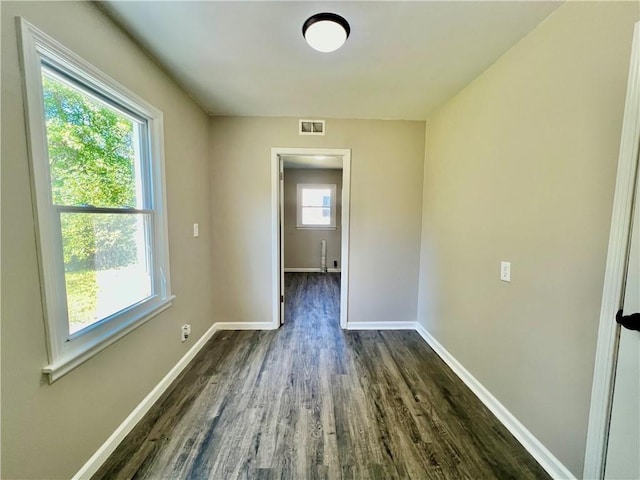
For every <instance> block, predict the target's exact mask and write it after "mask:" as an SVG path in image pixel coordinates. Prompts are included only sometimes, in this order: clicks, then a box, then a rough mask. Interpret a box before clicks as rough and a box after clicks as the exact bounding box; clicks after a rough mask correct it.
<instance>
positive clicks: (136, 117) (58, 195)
mask: <svg viewBox="0 0 640 480" xmlns="http://www.w3.org/2000/svg"><path fill="white" fill-rule="evenodd" d="M21 33H22V40H23V60H24V66H25V85H26V89H25V90H26V94H27V116H28V120H29V129H30V139H31V145H30V152H31V158H32V166H33V168H32V173H33V180H34V182H33V185H34V189H35V198H36V206H37V219H38V227H39V228H38V230H39V249H40V254H41V255H40V258H41V272H42V280H43V293H44V301H45V307H46V323H47V335H48V347H49V357H50V364H49V365H47V366H46V367H45V372H47V373H49V374H50V378H51V380H55V379H56V378H58V377H59V376H61V375H63V374H64V373H66V372H68V371H70V370H71V369H72V368H74V367H75V366H77V365H78V364H80V363H81V362H83V361H85V360H86V359H87V358H89V357H90V356H92V355H93V354H95V353H96V352H97V351H99V350H101V349H102V348H104V347H105V346H107V345H108V344H110V343H112V342H113V341H115V340H117V339H118V338H120V337H121V336H123V335H125V334H126V333H128V332H129V331H131V330H132V329H133V328H135V327H137V326H139V325H140V324H141V323H143V322H144V321H146V320H148V319H149V318H151V317H152V316H153V315H154V314H155V313H157V312H159V311H161V310H163V309H165V308H167V307H168V306H169V305H170V302H171V300H172V297H171V293H170V288H169V277H168V275H169V270H168V246H167V237H166V213H165V209H164V204H165V201H164V192H163V186H164V172H163V157H162V113H161V112H159V111H158V110H156V109H155V108H154V107H152V106H150V105H149V104H147V103H146V102H144V101H143V100H141V99H140V98H138V97H136V96H135V95H134V94H132V93H130V92H128V91H127V90H126V89H124V88H123V87H121V86H120V85H118V84H117V83H115V82H114V81H113V80H111V79H110V78H108V77H106V76H105V75H104V74H102V73H101V72H99V71H97V70H96V69H95V68H94V67H92V66H91V65H89V64H87V63H86V62H85V61H83V60H82V59H80V58H78V57H77V56H75V55H74V54H73V53H72V52H70V51H68V50H67V49H65V48H64V47H62V46H60V45H59V44H57V43H56V42H55V41H53V40H52V39H50V38H49V37H47V36H46V35H45V34H44V33H42V32H40V31H39V30H37V29H35V28H34V27H33V26H31V25H29V24H28V23H26V22H24V21H22V22H21Z"/></svg>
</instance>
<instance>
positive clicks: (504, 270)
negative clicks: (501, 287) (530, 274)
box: [500, 262, 511, 282]
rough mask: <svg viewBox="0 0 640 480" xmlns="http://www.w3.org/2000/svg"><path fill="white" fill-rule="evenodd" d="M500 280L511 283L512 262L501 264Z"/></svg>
mask: <svg viewBox="0 0 640 480" xmlns="http://www.w3.org/2000/svg"><path fill="white" fill-rule="evenodd" d="M500 280H502V281H503V282H510V281H511V262H500Z"/></svg>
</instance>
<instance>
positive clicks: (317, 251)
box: [284, 168, 342, 268]
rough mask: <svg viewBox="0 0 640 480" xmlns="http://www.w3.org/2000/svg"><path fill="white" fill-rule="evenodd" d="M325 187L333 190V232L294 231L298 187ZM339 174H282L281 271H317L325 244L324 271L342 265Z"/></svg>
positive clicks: (329, 171)
mask: <svg viewBox="0 0 640 480" xmlns="http://www.w3.org/2000/svg"><path fill="white" fill-rule="evenodd" d="M299 183H312V184H313V183H320V184H323V183H327V184H333V185H335V186H336V229H335V230H329V229H327V230H321V229H317V230H316V229H313V230H300V229H298V228H296V224H297V214H298V209H297V205H298V200H297V196H298V184H299ZM341 225H342V170H334V169H315V168H285V171H284V267H285V268H320V258H321V246H320V242H321V241H322V240H326V242H327V267H329V268H333V262H334V260H335V261H337V262H338V268H339V267H340V266H341V265H342V260H341V258H340V255H341V245H340V241H341V239H342V228H341Z"/></svg>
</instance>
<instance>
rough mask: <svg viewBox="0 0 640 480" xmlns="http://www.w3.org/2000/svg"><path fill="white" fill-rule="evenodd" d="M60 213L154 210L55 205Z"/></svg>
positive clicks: (134, 212) (142, 212)
mask: <svg viewBox="0 0 640 480" xmlns="http://www.w3.org/2000/svg"><path fill="white" fill-rule="evenodd" d="M53 208H55V209H56V210H57V211H58V212H60V213H116V214H129V215H130V214H151V213H153V210H150V209H146V208H118V207H94V206H89V205H80V206H72V205H54V206H53Z"/></svg>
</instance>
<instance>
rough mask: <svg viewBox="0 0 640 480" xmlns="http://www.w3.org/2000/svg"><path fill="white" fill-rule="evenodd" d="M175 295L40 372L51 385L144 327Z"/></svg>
mask: <svg viewBox="0 0 640 480" xmlns="http://www.w3.org/2000/svg"><path fill="white" fill-rule="evenodd" d="M175 298H176V297H175V295H172V296H170V297H167V298H166V299H165V300H163V301H162V302H161V303H156V304H155V305H153V306H152V307H150V308H149V309H148V310H145V311H142V312H140V314H139V315H137V316H136V317H134V318H132V319H131V321H129V322H127V323H125V324H123V325H121V326H120V327H119V328H118V329H117V330H112V331H110V332H109V333H108V334H106V335H104V336H102V337H100V338H97V339H95V340H94V341H93V342H91V343H89V344H87V345H85V347H84V348H83V349H82V350H80V351H78V352H74V353H73V354H71V355H69V356H68V357H65V358H61V359H60V360H58V361H56V362H52V363H50V364H49V365H47V366H45V367H44V368H43V369H42V372H43V373H45V374H47V375H49V383H53V382H55V381H56V380H58V379H59V378H61V377H63V376H64V375H66V374H67V373H69V372H70V371H71V370H73V369H74V368H76V367H78V366H80V365H82V364H83V363H84V362H86V361H87V360H89V359H90V358H91V357H93V356H94V355H96V354H97V353H99V352H101V351H102V350H104V349H105V348H107V347H108V346H109V345H111V344H112V343H115V342H116V341H118V340H120V339H121V338H122V337H124V336H125V335H127V334H129V333H131V332H132V331H133V330H135V329H136V328H138V327H139V326H141V325H144V324H145V323H147V322H148V321H149V320H151V319H152V318H153V317H155V316H156V315H158V314H159V313H161V312H164V311H165V310H166V309H168V308H169V307H170V306H171V305H172V304H173V300H174V299H175Z"/></svg>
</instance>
